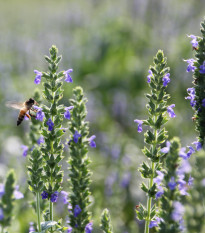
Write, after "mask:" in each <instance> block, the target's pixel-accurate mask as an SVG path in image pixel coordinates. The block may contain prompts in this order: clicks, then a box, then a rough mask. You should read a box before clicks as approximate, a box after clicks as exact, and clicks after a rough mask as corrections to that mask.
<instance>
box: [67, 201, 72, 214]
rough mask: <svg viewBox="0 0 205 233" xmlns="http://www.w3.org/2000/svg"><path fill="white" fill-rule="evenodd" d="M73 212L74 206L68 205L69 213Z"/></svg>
mask: <svg viewBox="0 0 205 233" xmlns="http://www.w3.org/2000/svg"><path fill="white" fill-rule="evenodd" d="M71 210H72V205H71V204H70V203H68V212H69V213H72V211H71Z"/></svg>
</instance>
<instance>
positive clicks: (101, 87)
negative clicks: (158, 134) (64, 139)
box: [0, 0, 205, 233]
mask: <svg viewBox="0 0 205 233" xmlns="http://www.w3.org/2000/svg"><path fill="white" fill-rule="evenodd" d="M204 9H205V5H204V1H203V0H197V1H196V0H180V1H179V0H166V1H164V0H129V1H126V0H112V1H108V0H104V1H97V0H86V1H84V0H76V1H66V0H59V1H53V0H41V1H40V0H35V1H25V0H18V1H15V0H8V1H0V112H1V118H0V182H3V181H4V179H5V175H6V173H7V171H8V170H9V169H10V168H14V170H15V172H16V179H17V183H18V185H19V186H20V191H21V192H23V193H24V195H25V198H24V199H22V200H19V201H17V205H16V207H15V212H14V215H15V218H14V220H13V222H12V227H11V228H10V232H20V233H24V232H25V233H26V232H28V228H29V222H31V221H34V220H35V218H36V216H35V214H34V212H33V210H32V208H31V206H30V201H31V200H32V199H33V198H34V197H33V195H32V194H31V193H30V191H28V185H27V171H26V165H27V163H28V161H27V158H24V157H23V156H22V150H21V145H22V144H27V143H28V132H29V123H28V121H27V122H26V121H25V122H23V124H21V125H20V126H19V127H17V126H16V119H17V115H18V111H16V110H12V109H7V108H6V107H5V102H6V101H12V100H15V101H25V100H27V99H28V98H30V97H31V96H32V95H33V93H34V89H35V88H36V87H37V86H36V85H35V84H34V78H35V75H34V73H33V70H34V69H37V70H40V71H46V70H47V64H46V62H45V60H44V55H45V54H46V55H48V50H49V48H50V47H51V46H52V45H53V44H54V45H56V46H57V48H58V49H59V54H62V56H63V60H62V62H61V66H60V69H62V70H67V69H68V68H73V70H74V72H73V73H72V78H73V80H74V82H73V83H72V84H67V83H65V85H64V90H65V93H64V99H63V100H62V102H63V103H64V104H65V105H69V98H71V97H72V88H74V87H75V86H77V85H80V86H82V87H83V89H84V91H85V94H86V97H87V98H88V103H87V108H88V116H87V120H89V121H90V131H91V135H92V134H95V135H96V137H97V138H96V143H97V148H96V149H90V152H89V155H90V157H91V159H92V164H91V165H90V169H91V170H92V172H93V176H92V180H93V182H92V184H91V192H92V199H93V204H92V206H91V207H90V210H91V211H92V212H93V221H94V227H95V228H94V232H100V230H99V226H98V225H99V221H100V214H101V212H102V210H103V209H104V208H105V207H107V208H108V209H109V210H110V214H111V218H112V223H113V227H114V232H116V233H125V232H129V233H132V232H135V233H137V232H143V230H142V229H143V223H140V222H137V220H136V216H135V205H137V204H138V203H139V202H142V203H145V199H146V198H145V196H144V194H143V192H142V191H141V190H140V188H139V184H140V182H141V178H140V174H139V172H138V170H137V169H138V167H139V165H140V164H141V163H142V161H144V160H145V156H143V154H142V152H141V149H142V148H143V135H142V134H138V133H137V125H136V124H135V123H134V119H136V118H137V119H145V118H146V115H147V111H146V107H145V105H146V102H147V100H146V97H145V93H147V92H149V89H148V85H147V82H146V81H147V79H146V76H147V75H148V70H149V65H150V64H152V60H153V56H154V55H155V54H156V52H157V50H158V49H162V50H163V51H164V53H165V56H166V57H168V66H170V68H171V71H170V74H171V76H170V78H171V82H170V84H169V85H168V92H169V94H170V95H171V99H170V102H169V103H170V104H172V103H175V104H176V107H175V113H176V115H177V117H176V118H175V119H172V120H170V121H169V122H168V124H167V126H166V128H167V130H168V131H169V136H170V138H172V137H173V136H179V137H180V138H181V143H182V146H186V145H189V144H190V143H191V142H193V141H194V140H195V137H196V136H197V135H196V134H195V131H194V123H193V122H192V120H191V117H192V114H193V111H192V109H191V107H190V104H189V101H188V100H185V97H186V96H187V93H186V89H187V88H188V87H191V85H192V84H191V82H192V77H191V74H190V73H187V72H186V63H185V62H184V61H183V59H189V58H191V57H192V53H193V52H192V48H191V44H190V38H188V37H187V36H186V35H187V34H195V35H200V26H199V25H200V22H201V21H202V19H203V17H204V12H205V11H204ZM39 86H40V85H39ZM40 88H41V87H40ZM68 156H69V154H68V151H65V157H66V158H65V161H64V168H65V169H66V160H67V158H68ZM66 180H67V175H66V173H65V177H64V184H63V187H64V190H65V191H68V190H69V188H68V187H69V185H68V183H67V181H66ZM55 209H56V211H55V214H56V215H58V216H61V217H62V218H64V219H65V216H66V212H67V209H66V207H65V206H64V209H63V208H62V205H61V204H60V203H59V204H58V203H57V204H55Z"/></svg>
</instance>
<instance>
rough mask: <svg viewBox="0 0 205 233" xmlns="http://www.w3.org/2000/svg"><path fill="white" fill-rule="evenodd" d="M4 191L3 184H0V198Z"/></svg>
mask: <svg viewBox="0 0 205 233" xmlns="http://www.w3.org/2000/svg"><path fill="white" fill-rule="evenodd" d="M4 193H5V188H4V184H0V198H2V196H3V195H4Z"/></svg>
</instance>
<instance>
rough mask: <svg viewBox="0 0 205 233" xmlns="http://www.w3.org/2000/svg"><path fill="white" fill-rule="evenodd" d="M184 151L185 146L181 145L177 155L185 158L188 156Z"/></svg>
mask: <svg viewBox="0 0 205 233" xmlns="http://www.w3.org/2000/svg"><path fill="white" fill-rule="evenodd" d="M185 151H186V148H185V147H182V148H181V149H180V151H179V157H181V158H183V159H187V158H188V156H187V154H186V153H185Z"/></svg>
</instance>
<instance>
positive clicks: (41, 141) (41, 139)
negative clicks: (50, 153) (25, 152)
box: [37, 136, 45, 145]
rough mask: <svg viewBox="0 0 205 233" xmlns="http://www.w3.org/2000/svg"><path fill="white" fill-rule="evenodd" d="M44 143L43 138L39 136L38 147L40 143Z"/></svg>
mask: <svg viewBox="0 0 205 233" xmlns="http://www.w3.org/2000/svg"><path fill="white" fill-rule="evenodd" d="M44 142H45V140H44V137H43V136H40V138H39V139H38V140H37V143H38V145H40V144H41V143H44Z"/></svg>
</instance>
